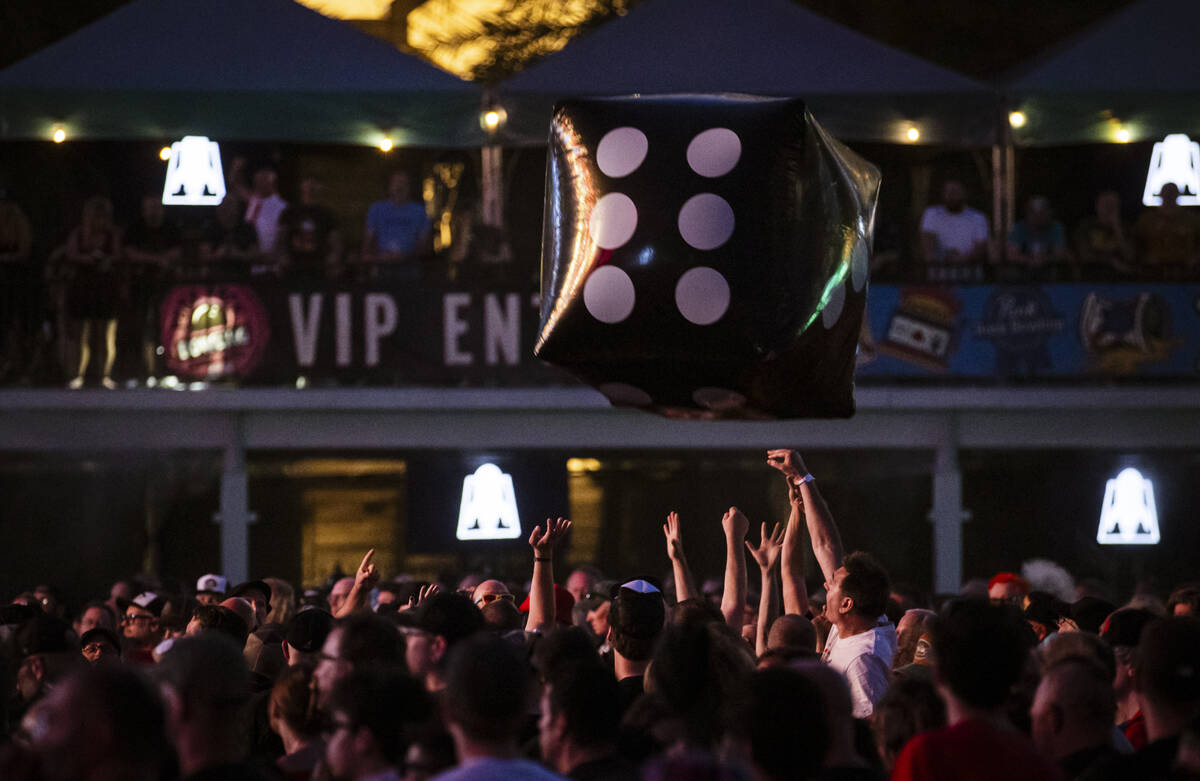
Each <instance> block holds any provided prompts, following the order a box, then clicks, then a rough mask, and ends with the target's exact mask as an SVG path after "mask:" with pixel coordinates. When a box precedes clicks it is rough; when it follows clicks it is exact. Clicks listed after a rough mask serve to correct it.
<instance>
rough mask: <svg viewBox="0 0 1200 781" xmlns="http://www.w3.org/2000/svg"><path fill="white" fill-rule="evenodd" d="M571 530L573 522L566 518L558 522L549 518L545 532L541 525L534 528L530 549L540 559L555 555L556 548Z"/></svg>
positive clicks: (530, 538) (530, 536) (530, 537)
mask: <svg viewBox="0 0 1200 781" xmlns="http://www.w3.org/2000/svg"><path fill="white" fill-rule="evenodd" d="M570 530H571V522H570V521H568V520H567V519H566V518H559V519H558V520H556V521H552V520H550V519H549V518H547V519H546V531H545V532H543V531H542V527H541V525H538V526H534V527H533V531H532V532H531V533H530V535H529V547H531V548H533V555H534V556H535V557H536V558H539V559H540V558H549V557H550V556H552V555H554V546H555V545H557V544H558V542H559V541H560V540H561V539H562V538H563V537H566V536H567V532H569V531H570Z"/></svg>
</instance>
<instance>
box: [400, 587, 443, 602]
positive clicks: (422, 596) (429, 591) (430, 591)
mask: <svg viewBox="0 0 1200 781" xmlns="http://www.w3.org/2000/svg"><path fill="white" fill-rule="evenodd" d="M441 590H442V587H441V586H439V585H438V584H436V583H429V584H426V585H424V586H421V588H419V589H417V593H416V594H413V595H412V596H411V597H409V598H408V606H409V607H410V608H414V607H416V606H417V605H419V604H421V603H422V602H424V601H425V600H426V599H429V598H430V597H432V596H433V595H434V594H436V593H438V592H439V591H441Z"/></svg>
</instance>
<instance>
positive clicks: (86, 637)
mask: <svg viewBox="0 0 1200 781" xmlns="http://www.w3.org/2000/svg"><path fill="white" fill-rule="evenodd" d="M96 640H107V641H108V642H110V643H112V645H113V647H114V648H116V649H117V650H118V651H120V650H121V638H119V637H117V634H116V632H113V631H112V630H111V629H108V628H107V627H103V626H94V627H92V628H91V629H89V630H87V631H86V632H84V633H83V637H81V638H79V647H80V648H85V647H87V644H88V643H91V642H95V641H96Z"/></svg>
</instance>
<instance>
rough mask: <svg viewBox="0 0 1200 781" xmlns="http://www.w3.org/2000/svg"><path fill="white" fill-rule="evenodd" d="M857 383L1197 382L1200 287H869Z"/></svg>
mask: <svg viewBox="0 0 1200 781" xmlns="http://www.w3.org/2000/svg"><path fill="white" fill-rule="evenodd" d="M858 376H859V377H860V378H885V377H927V378H931V379H936V378H938V377H972V378H997V379H1006V378H1018V379H1019V378H1037V377H1042V378H1047V379H1053V378H1072V377H1074V378H1079V379H1084V380H1086V379H1103V378H1113V377H1147V378H1150V377H1157V378H1163V379H1165V378H1180V379H1186V378H1191V379H1197V378H1200V285H1187V284H1177V285H1168V284H1147V285H1139V284H1113V285H1087V284H1061V285H1012V286H1006V285H962V286H905V285H898V286H893V285H875V286H872V287H871V290H870V293H869V294H868V298H867V322H866V324H865V325H864V327H863V334H862V338H861V339H860V342H859V367H858Z"/></svg>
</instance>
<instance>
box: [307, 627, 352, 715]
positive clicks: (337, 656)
mask: <svg viewBox="0 0 1200 781" xmlns="http://www.w3.org/2000/svg"><path fill="white" fill-rule="evenodd" d="M319 659H320V661H319V662H317V669H315V670H314V671H313V679H314V680H315V681H316V682H317V701H318V704H319V705H325V704H327V703H328V702H329V695H330V693H331V692H332V691H333V687H334V685H335V684H336V683H337V682H338V681H340V680H341V679H342V678H344V677H346V676H347V675H349V674H350V663H349V662H347V661H345V660H344V659H342V628H341V627H334V630H333V631H332V632H330V633H329V637H327V638H325V645H323V646H321V653H320V656H319Z"/></svg>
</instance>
